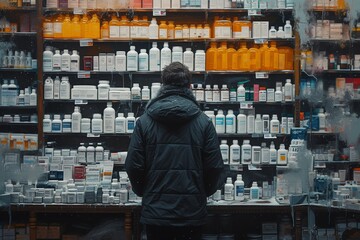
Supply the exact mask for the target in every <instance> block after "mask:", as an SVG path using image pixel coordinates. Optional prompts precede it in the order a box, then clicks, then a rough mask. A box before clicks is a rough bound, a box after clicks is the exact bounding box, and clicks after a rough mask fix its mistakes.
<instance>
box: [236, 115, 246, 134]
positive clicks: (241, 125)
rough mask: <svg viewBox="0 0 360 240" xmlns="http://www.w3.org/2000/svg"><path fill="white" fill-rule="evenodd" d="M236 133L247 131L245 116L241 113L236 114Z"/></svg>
mask: <svg viewBox="0 0 360 240" xmlns="http://www.w3.org/2000/svg"><path fill="white" fill-rule="evenodd" d="M237 133H239V134H246V133H247V117H246V115H245V114H243V113H240V114H239V115H237Z"/></svg>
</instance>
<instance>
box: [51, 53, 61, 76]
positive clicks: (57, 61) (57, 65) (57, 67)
mask: <svg viewBox="0 0 360 240" xmlns="http://www.w3.org/2000/svg"><path fill="white" fill-rule="evenodd" d="M52 63H53V65H52V70H53V71H61V55H60V50H55V54H54V56H53V60H52Z"/></svg>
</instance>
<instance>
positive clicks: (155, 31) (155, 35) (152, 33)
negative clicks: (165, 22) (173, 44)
mask: <svg viewBox="0 0 360 240" xmlns="http://www.w3.org/2000/svg"><path fill="white" fill-rule="evenodd" d="M149 39H159V25H158V24H157V22H156V19H155V18H152V19H151V23H150V25H149Z"/></svg>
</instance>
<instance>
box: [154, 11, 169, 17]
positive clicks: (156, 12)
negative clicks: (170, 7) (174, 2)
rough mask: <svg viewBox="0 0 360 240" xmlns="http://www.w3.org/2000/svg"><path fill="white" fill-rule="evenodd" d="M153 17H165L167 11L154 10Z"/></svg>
mask: <svg viewBox="0 0 360 240" xmlns="http://www.w3.org/2000/svg"><path fill="white" fill-rule="evenodd" d="M153 16H154V17H155V16H156V17H165V16H166V9H153Z"/></svg>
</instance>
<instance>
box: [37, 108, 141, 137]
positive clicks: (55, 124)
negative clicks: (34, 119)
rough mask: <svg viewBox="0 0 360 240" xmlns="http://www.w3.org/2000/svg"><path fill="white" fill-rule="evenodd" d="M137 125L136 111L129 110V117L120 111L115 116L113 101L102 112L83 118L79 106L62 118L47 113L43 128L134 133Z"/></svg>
mask: <svg viewBox="0 0 360 240" xmlns="http://www.w3.org/2000/svg"><path fill="white" fill-rule="evenodd" d="M134 127H135V117H134V113H131V112H129V113H128V115H127V117H126V118H125V117H124V114H123V113H118V116H117V117H116V118H115V110H114V108H113V107H112V103H111V102H109V103H108V104H107V107H106V108H105V109H104V111H103V115H102V114H101V113H94V114H93V118H92V119H90V118H83V117H82V115H81V112H80V108H79V107H75V110H74V112H73V113H72V114H65V115H64V119H61V115H60V114H54V116H53V119H51V118H50V115H49V114H45V116H44V119H43V130H44V132H46V133H50V132H51V133H80V132H81V133H94V134H100V133H132V132H133V130H134Z"/></svg>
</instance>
